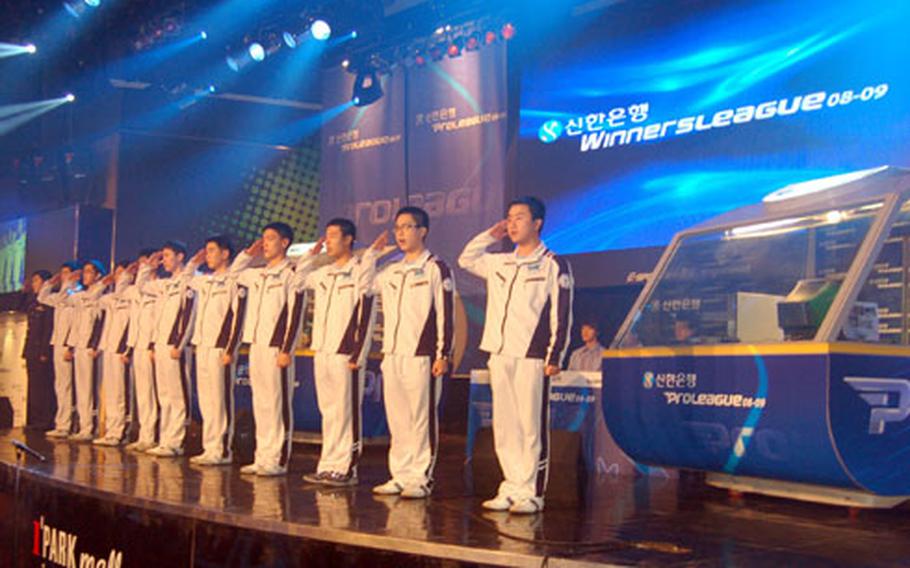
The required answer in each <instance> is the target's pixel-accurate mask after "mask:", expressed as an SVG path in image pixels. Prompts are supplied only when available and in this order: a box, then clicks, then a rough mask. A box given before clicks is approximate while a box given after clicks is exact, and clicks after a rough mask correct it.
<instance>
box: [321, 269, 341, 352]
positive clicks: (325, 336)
mask: <svg viewBox="0 0 910 568" xmlns="http://www.w3.org/2000/svg"><path fill="white" fill-rule="evenodd" d="M337 281H338V273H337V272H336V273H335V274H332V286H331V287H329V300H328V302H326V304H325V314H324V315H323V317H322V347H325V342H326V339H328V335H329V333H328V331H329V328H328V326H329V310H330V309H331V308H332V296H333V295H334V292H335V283H336V282H337Z"/></svg>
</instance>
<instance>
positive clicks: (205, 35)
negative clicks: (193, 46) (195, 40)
mask: <svg viewBox="0 0 910 568" xmlns="http://www.w3.org/2000/svg"><path fill="white" fill-rule="evenodd" d="M199 37H200V38H201V39H209V34H207V33H206V31H205V30H202V31H201V32H199Z"/></svg>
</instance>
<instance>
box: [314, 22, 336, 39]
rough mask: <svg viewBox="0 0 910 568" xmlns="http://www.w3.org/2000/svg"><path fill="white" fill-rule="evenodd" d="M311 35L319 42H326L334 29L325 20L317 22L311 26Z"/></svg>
mask: <svg viewBox="0 0 910 568" xmlns="http://www.w3.org/2000/svg"><path fill="white" fill-rule="evenodd" d="M310 33H311V34H313V37H314V38H315V39H317V40H319V41H325V40H327V39H329V37H331V35H332V27H331V26H329V23H328V22H326V21H325V20H316V21H315V22H313V24H312V25H311V26H310Z"/></svg>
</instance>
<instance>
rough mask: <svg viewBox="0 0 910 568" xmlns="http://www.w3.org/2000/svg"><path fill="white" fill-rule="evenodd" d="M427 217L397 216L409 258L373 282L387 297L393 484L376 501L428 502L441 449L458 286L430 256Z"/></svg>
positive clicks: (386, 393) (420, 213) (385, 369)
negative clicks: (443, 402) (444, 383)
mask: <svg viewBox="0 0 910 568" xmlns="http://www.w3.org/2000/svg"><path fill="white" fill-rule="evenodd" d="M429 226H430V218H429V216H428V215H427V213H426V211H424V210H423V209H420V208H419V207H403V208H402V209H400V210H399V211H398V213H397V214H396V215H395V229H394V230H395V241H396V243H397V244H398V248H399V249H401V251H402V252H403V253H404V258H403V259H402V260H400V261H398V262H395V263H392V264H390V265H388V266H386V267H385V268H384V269H383V270H382V272H380V273H379V275H378V276H377V277H376V282H375V285H374V288H375V290H376V291H377V292H378V293H380V294H381V295H382V313H383V339H382V352H383V354H384V356H383V359H382V384H383V399H384V402H385V409H386V419H387V421H388V424H389V433H390V434H391V444H390V447H389V472H390V474H391V479H389V480H388V481H387V482H385V483H383V484H382V485H378V486H376V487H374V488H373V492H374V493H376V494H379V495H401V496H402V497H408V498H424V497H427V496H428V495H429V494H430V492H431V491H432V488H433V469H434V467H435V465H436V453H437V451H438V447H439V419H438V412H437V411H438V405H439V397H440V394H441V392H442V377H443V375H445V374H446V373H447V372H448V371H449V361H450V358H451V356H452V340H453V335H454V333H455V325H454V296H455V281H454V279H453V277H452V272H451V270H450V269H449V267H448V265H447V264H446V263H445V262H444V261H443V260H442V259H441V258H439V257H437V256H435V255H434V254H432V253H431V252H430V251H429V250H427V249H426V246H425V244H424V241H425V239H426V236H427V232H428V231H429Z"/></svg>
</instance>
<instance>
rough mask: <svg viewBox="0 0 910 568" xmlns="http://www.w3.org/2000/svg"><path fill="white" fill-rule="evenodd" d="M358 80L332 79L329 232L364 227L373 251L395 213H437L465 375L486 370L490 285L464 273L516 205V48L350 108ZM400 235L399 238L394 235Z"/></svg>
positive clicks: (325, 150)
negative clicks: (464, 255)
mask: <svg viewBox="0 0 910 568" xmlns="http://www.w3.org/2000/svg"><path fill="white" fill-rule="evenodd" d="M354 80H355V77H354V75H353V74H350V73H347V72H346V71H344V70H342V69H337V70H332V71H329V72H327V73H326V77H325V78H324V82H323V86H324V99H323V106H324V108H325V109H327V110H326V111H325V113H326V120H325V123H324V126H323V129H322V192H321V194H320V213H319V217H320V229H321V225H323V224H324V223H325V222H326V221H328V220H329V219H330V218H332V217H336V216H344V217H349V218H351V219H353V220H354V221H355V222H356V224H357V229H358V233H359V237H358V238H359V240H360V241H361V244H363V245H366V244H369V242H371V241H372V239H373V238H375V236H376V235H377V234H378V233H379V231H382V230H387V231H391V228H392V225H393V221H394V215H395V212H396V211H397V210H398V208H399V207H401V206H403V205H406V204H413V205H418V206H420V207H422V208H424V209H425V210H426V211H427V213H429V215H430V236H429V238H428V241H427V242H428V245H429V247H430V249H431V250H433V252H435V253H436V254H438V255H439V256H440V257H442V258H443V259H444V260H445V261H446V262H448V263H449V265H450V266H451V267H453V268H454V269H455V279H456V282H457V286H458V289H459V292H460V293H461V295H462V298H463V300H464V304H465V310H466V313H467V317H468V324H469V332H468V333H469V338H468V346H469V347H471V348H472V349H469V351H468V352H467V353H466V359H465V361H464V363H463V364H462V366H461V368H462V370H465V369H469V368H471V366H473V365H475V364H477V362H478V360H477V357H478V354H477V352H476V350H475V349H473V347H475V346H476V344H477V341H478V338H479V337H480V326H481V325H482V323H483V301H484V300H483V294H484V291H483V285H482V282H481V281H480V280H479V279H477V278H475V277H473V276H470V275H468V274H466V273H464V272H462V271H460V270H459V269H458V268H457V262H456V261H457V258H458V255H459V253H460V252H461V249H462V247H463V246H464V245H465V243H466V242H467V241H468V240H469V239H470V238H471V237H473V236H474V235H475V234H477V233H479V232H480V231H482V230H484V229H486V228H488V227H490V226H491V225H492V224H493V223H495V222H496V221H497V220H498V219H501V218H502V216H503V206H504V204H505V200H506V190H505V181H506V170H505V167H506V166H505V160H506V144H507V140H506V138H507V130H506V123H507V121H506V109H507V99H508V97H507V88H506V87H507V81H506V49H505V47H504V46H502V45H495V46H488V47H485V48H484V49H482V50H480V51H477V52H473V53H465V54H464V55H462V56H461V57H458V58H455V59H449V58H445V59H443V60H441V61H438V62H431V61H428V62H427V64H426V65H425V66H414V67H408V68H402V67H398V68H396V69H395V71H394V72H393V73H392V74H391V75H389V76H386V77H383V78H382V88H383V91H384V96H383V97H382V98H381V99H380V100H379V101H377V102H375V103H373V104H371V105H369V106H367V107H362V108H357V107H354V106H352V105H351V104H350V100H351V96H352V87H353V84H354ZM389 236H390V237H394V235H392V234H391V233H390V234H389Z"/></svg>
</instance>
